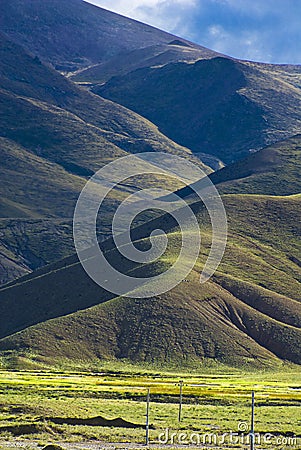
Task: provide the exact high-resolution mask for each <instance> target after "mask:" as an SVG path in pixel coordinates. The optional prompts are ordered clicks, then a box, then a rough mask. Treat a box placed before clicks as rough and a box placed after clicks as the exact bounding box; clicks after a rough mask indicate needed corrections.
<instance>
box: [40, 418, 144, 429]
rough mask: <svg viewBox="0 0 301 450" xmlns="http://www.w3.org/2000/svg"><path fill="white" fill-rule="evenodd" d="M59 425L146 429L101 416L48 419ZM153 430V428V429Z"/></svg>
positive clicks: (124, 421)
mask: <svg viewBox="0 0 301 450" xmlns="http://www.w3.org/2000/svg"><path fill="white" fill-rule="evenodd" d="M46 420H47V421H49V422H52V423H55V424H57V425H88V426H92V427H118V428H145V425H141V424H137V423H133V422H128V421H126V420H124V419H122V418H121V417H118V418H117V419H111V420H110V419H106V418H104V417H101V416H97V417H92V418H88V419H80V418H77V417H52V418H47V419H46ZM152 428H153V427H152Z"/></svg>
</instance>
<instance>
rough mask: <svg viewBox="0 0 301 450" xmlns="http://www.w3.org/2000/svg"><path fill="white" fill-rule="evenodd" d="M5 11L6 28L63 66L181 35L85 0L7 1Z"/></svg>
mask: <svg viewBox="0 0 301 450" xmlns="http://www.w3.org/2000/svg"><path fill="white" fill-rule="evenodd" d="M0 17H1V21H0V29H1V30H2V31H3V32H5V33H6V34H7V35H8V36H9V37H10V38H12V39H13V40H14V41H15V42H18V43H20V44H22V45H23V46H24V47H25V48H27V49H28V50H30V51H31V52H32V53H33V54H34V55H37V56H39V57H40V58H42V59H43V60H44V61H47V62H50V63H52V64H53V65H54V66H55V67H56V68H57V69H58V70H63V71H74V70H76V69H78V68H80V67H86V66H89V65H91V64H93V63H94V64H95V63H99V62H102V61H106V60H108V59H110V58H112V57H114V56H116V55H118V54H123V53H124V52H127V51H129V50H134V49H137V48H142V47H147V46H151V45H156V44H160V43H167V42H170V41H173V40H174V39H175V36H173V35H171V34H169V33H166V32H164V31H161V30H158V29H156V28H153V27H151V26H149V25H145V24H142V23H140V22H137V21H135V20H132V19H128V18H126V17H122V16H120V15H118V14H115V13H112V12H110V11H107V10H105V9H102V8H99V7H96V6H94V5H91V4H89V3H86V2H84V1H82V0H51V1H50V0H11V1H9V2H8V1H5V2H2V3H1V14H0Z"/></svg>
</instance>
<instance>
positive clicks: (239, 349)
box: [0, 195, 301, 366]
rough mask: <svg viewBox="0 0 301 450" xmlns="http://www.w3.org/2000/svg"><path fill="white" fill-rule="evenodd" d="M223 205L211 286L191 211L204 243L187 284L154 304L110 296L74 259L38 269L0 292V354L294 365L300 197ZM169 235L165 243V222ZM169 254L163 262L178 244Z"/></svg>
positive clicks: (299, 334)
mask: <svg viewBox="0 0 301 450" xmlns="http://www.w3.org/2000/svg"><path fill="white" fill-rule="evenodd" d="M225 203H226V208H227V212H228V216H229V227H230V233H229V240H228V245H227V250H226V254H225V257H224V259H223V262H222V264H221V265H220V267H219V271H218V273H217V274H216V275H215V278H214V280H213V281H211V282H209V283H207V284H205V285H200V284H199V281H198V272H199V271H200V270H201V268H202V266H203V262H204V261H205V257H206V254H207V252H208V248H209V246H210V240H211V238H210V233H209V231H208V230H207V226H206V225H205V224H206V220H207V219H206V214H205V213H204V212H203V208H202V206H201V205H199V206H198V205H194V209H195V211H196V212H197V211H198V212H197V214H198V215H199V220H200V222H202V223H203V228H202V237H203V241H202V242H203V246H202V252H201V255H200V258H199V261H198V263H197V265H196V266H195V271H194V272H193V273H192V274H191V275H190V276H189V278H188V281H186V282H185V281H184V282H182V283H181V284H180V285H179V286H178V287H176V288H174V289H173V290H172V291H170V292H168V293H166V294H163V295H161V296H159V297H156V298H150V299H145V300H137V299H134V298H132V299H118V298H114V296H113V295H110V294H108V293H106V291H104V290H102V289H101V288H99V287H98V286H96V285H95V284H94V283H93V282H92V281H91V280H90V279H89V278H88V277H87V275H86V274H85V273H84V271H83V269H82V268H81V266H80V264H79V262H77V261H76V258H71V259H68V260H64V261H62V262H61V263H57V264H55V265H52V266H50V267H49V268H44V269H40V270H39V271H37V272H35V273H34V274H32V275H29V276H27V277H26V278H24V279H20V280H19V281H18V282H16V283H14V284H12V285H11V287H7V288H5V289H2V290H1V291H0V296H1V317H2V318H3V319H2V321H1V330H2V336H3V339H2V340H1V349H2V351H3V352H10V351H15V350H16V349H17V351H18V352H19V353H20V354H26V353H27V352H30V349H33V351H34V353H35V354H38V355H42V356H43V357H46V358H49V359H50V360H51V359H52V358H55V355H59V357H61V358H65V357H68V358H71V359H74V360H78V359H79V358H80V357H81V356H83V355H85V358H96V359H97V358H109V359H110V358H126V359H130V360H132V361H148V362H154V361H156V360H160V361H161V362H165V363H168V362H169V361H172V360H173V361H175V360H177V361H178V362H179V364H180V363H183V362H184V361H185V364H186V363H187V364H188V363H189V361H192V362H193V361H196V360H201V359H202V358H204V357H205V358H212V359H217V360H219V361H223V362H226V363H229V364H235V365H236V364H246V365H249V364H250V365H255V366H256V365H262V364H276V363H277V358H280V359H287V360H289V361H292V362H295V363H301V359H300V358H301V355H300V343H301V342H300V339H301V331H300V324H301V322H300V320H301V319H300V317H301V316H300V314H301V309H300V301H301V297H300V292H301V283H300V281H301V271H300V263H298V261H299V262H300V253H301V249H300V240H299V235H300V225H299V224H300V221H298V218H297V217H296V214H299V213H298V211H300V196H292V197H267V196H248V195H246V196H236V195H230V196H226V197H225ZM280 217H281V218H282V219H283V220H282V222H281V225H280ZM165 224H168V221H167V222H166V221H165ZM155 225H156V223H155V224H154V226H155ZM148 228H149V225H148ZM148 228H147V229H148ZM242 230H243V231H242ZM148 232H149V231H148ZM170 232H171V233H172V234H170V238H171V239H172V240H173V238H172V235H173V234H174V233H176V229H174V225H171V229H170ZM173 242H175V241H174V240H173ZM107 251H108V252H109V253H108V254H109V255H110V258H113V260H114V261H115V264H117V266H118V264H120V267H122V268H123V270H124V271H125V272H126V273H132V274H133V273H134V274H135V273H136V274H137V275H138V274H140V275H141V274H146V273H147V275H148V276H150V275H151V273H155V272H156V271H157V270H159V269H160V267H161V269H162V266H160V265H159V266H158V265H156V266H155V267H154V266H151V267H150V266H146V267H143V266H142V267H141V266H140V267H139V266H133V265H130V266H129V265H126V264H125V263H124V261H123V260H122V259H120V257H117V253H116V252H115V253H113V256H112V252H110V250H109V248H108V250H107ZM169 251H171V254H168V255H167V256H166V255H165V256H164V257H163V260H162V263H163V265H165V264H166V263H168V261H170V260H171V258H172V257H173V256H172V255H174V254H175V253H176V252H177V245H174V244H173V246H172V250H169ZM110 253H111V254H110ZM114 254H116V256H114ZM166 258H167V259H166ZM133 270H134V272H133ZM75 280H76V281H75ZM74 285H76V289H74ZM25 303H26V309H25ZM8 305H9V308H8ZM93 305H95V306H93ZM91 307H92V309H89V308H91ZM17 310H22V311H23V313H22V315H21V316H20V315H19V314H16V313H15V311H17ZM78 310H81V312H77V311H78ZM58 316H65V317H61V318H57V317H58ZM4 318H5V319H4ZM49 319H52V320H50V321H49ZM34 324H37V325H35V326H33V327H32V326H31V325H34ZM22 329H23V330H24V331H20V332H18V333H16V334H14V333H15V332H16V331H18V330H22ZM4 336H7V337H4ZM150 336H151V339H150ZM79 337H80V338H79ZM45 342H47V343H49V342H51V345H48V344H47V346H45ZM24 352H25V353H24Z"/></svg>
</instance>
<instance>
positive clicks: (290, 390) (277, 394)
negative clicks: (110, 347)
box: [0, 366, 301, 450]
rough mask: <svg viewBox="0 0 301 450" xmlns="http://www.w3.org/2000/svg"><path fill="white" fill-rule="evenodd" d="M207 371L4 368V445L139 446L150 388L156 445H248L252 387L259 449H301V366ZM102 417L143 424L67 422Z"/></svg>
mask: <svg viewBox="0 0 301 450" xmlns="http://www.w3.org/2000/svg"><path fill="white" fill-rule="evenodd" d="M202 372H203V373H200V371H198V372H195V373H190V374H185V373H181V374H177V373H171V372H166V371H162V372H161V371H156V372H154V371H150V370H147V369H146V370H142V369H141V368H135V367H132V368H130V369H126V370H115V369H113V370H108V369H107V368H106V369H105V370H103V371H101V372H99V373H87V372H86V373H85V372H66V371H60V372H50V371H47V370H45V371H39V372H38V371H18V370H15V371H6V370H2V371H1V372H0V448H3V449H13V448H26V449H27V450H31V449H37V448H39V449H41V448H43V446H45V445H46V444H49V443H50V442H52V443H56V444H59V445H61V446H62V448H64V449H68V450H69V449H74V450H76V449H83V450H84V449H91V450H94V449H95V450H96V449H101V448H104V449H111V450H113V449H114V448H122V449H125V448H140V447H142V446H144V443H145V418H146V393H147V389H148V388H150V416H149V418H150V425H151V426H150V431H149V446H150V447H152V448H169V449H171V448H183V447H191V448H192V447H194V448H195V447H196V448H199V449H201V448H212V447H213V448H216V449H217V448H221V449H227V448H237V447H239V448H249V435H248V433H249V432H250V416H251V408H250V405H251V391H252V390H254V391H255V405H256V406H255V432H256V439H257V442H258V444H259V446H260V448H265V449H269V448H270V449H271V450H274V449H275V448H281V449H286V448H287V449H289V448H294V449H300V448H301V421H300V417H301V414H300V410H301V371H300V369H299V368H298V367H296V366H293V367H292V366H290V367H287V368H286V367H283V368H282V369H281V370H279V371H278V372H275V371H264V372H263V371H261V372H259V371H257V372H252V373H244V372H241V371H239V370H235V369H229V368H225V367H221V368H220V369H214V370H210V369H209V368H206V369H204V370H203V371H202ZM180 380H183V405H182V417H181V422H179V421H178V413H179V381H180ZM97 416H101V417H104V418H106V419H115V418H119V417H121V418H122V419H124V420H126V421H127V422H129V423H130V424H136V425H138V426H139V425H140V427H139V428H124V427H120V426H119V427H112V426H110V427H108V426H91V425H82V424H75V425H70V424H68V423H66V422H68V419H69V420H70V419H71V418H72V419H74V420H75V422H76V420H80V419H88V418H89V419H91V418H93V417H97ZM57 419H59V421H60V422H61V423H59V424H58V423H57ZM64 421H65V423H64ZM55 422H56V423H55ZM144 447H145V446H144Z"/></svg>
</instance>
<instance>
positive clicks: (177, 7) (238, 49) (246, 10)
mask: <svg viewBox="0 0 301 450" xmlns="http://www.w3.org/2000/svg"><path fill="white" fill-rule="evenodd" d="M87 1H89V2H90V3H93V4H95V5H98V6H102V7H103V8H106V9H110V10H111V11H114V12H118V13H120V14H123V15H125V16H128V17H132V18H134V19H137V20H140V21H142V22H145V23H148V24H150V25H153V26H156V27H158V28H161V29H163V30H166V31H169V32H171V33H174V34H177V35H179V36H181V37H184V38H186V39H190V40H192V41H194V42H197V43H198V44H201V45H204V46H205V47H209V48H211V49H213V50H217V51H219V52H222V53H225V54H227V55H231V56H234V57H237V58H242V59H251V60H256V61H265V62H273V63H292V64H301V0H87Z"/></svg>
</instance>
